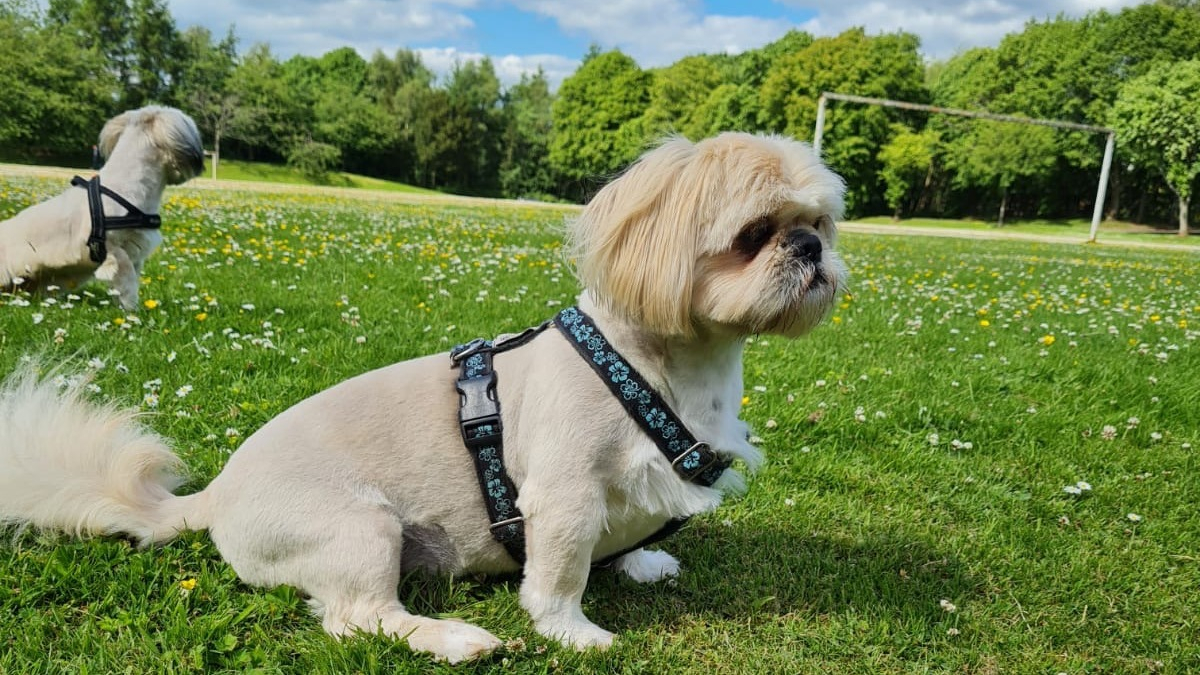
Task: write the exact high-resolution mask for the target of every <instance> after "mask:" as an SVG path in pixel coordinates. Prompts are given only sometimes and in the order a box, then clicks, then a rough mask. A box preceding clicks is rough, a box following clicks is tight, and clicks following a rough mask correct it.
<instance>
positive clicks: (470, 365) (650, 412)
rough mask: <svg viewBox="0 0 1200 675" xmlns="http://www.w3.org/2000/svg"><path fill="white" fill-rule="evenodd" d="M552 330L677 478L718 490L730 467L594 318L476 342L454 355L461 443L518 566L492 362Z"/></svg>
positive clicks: (496, 530)
mask: <svg viewBox="0 0 1200 675" xmlns="http://www.w3.org/2000/svg"><path fill="white" fill-rule="evenodd" d="M551 324H553V325H554V327H555V328H557V329H558V330H559V332H561V333H562V334H563V336H564V337H566V338H567V342H569V343H571V345H572V346H573V347H574V348H575V351H577V352H579V355H580V356H581V357H583V359H584V360H585V361H587V363H588V365H590V366H591V367H592V370H594V371H595V372H596V374H597V375H598V376H599V377H600V379H601V380H603V381H604V383H605V385H606V386H607V387H608V389H609V391H610V392H612V394H613V396H615V397H616V398H617V400H618V401H620V402H621V405H622V406H623V407H624V408H625V411H626V412H627V413H629V416H630V417H632V418H633V420H634V421H635V422H637V424H638V426H639V427H641V429H642V431H643V432H645V434H646V435H647V436H649V437H650V439H651V440H653V441H654V444H655V445H656V446H658V449H659V450H660V451H661V452H662V453H663V455H664V456H665V457H666V458H667V460H668V461H669V462H671V466H672V467H674V469H675V471H676V473H678V474H679V475H680V477H681V478H683V479H684V480H686V481H689V482H691V483H695V484H696V485H702V486H704V487H712V486H713V484H714V483H716V482H717V479H719V478H720V477H721V474H722V473H724V472H725V469H727V468H729V463H730V462H729V460H727V459H724V458H722V457H721V456H719V455H717V454H716V453H715V452H713V451H712V449H711V448H709V446H708V444H707V443H704V442H703V441H698V440H696V438H695V437H694V436H693V435H692V434H691V432H689V431H688V429H687V427H686V426H684V424H683V422H682V421H681V420H680V419H679V417H678V416H677V415H676V414H675V412H674V411H673V410H671V407H670V406H668V405H667V402H666V401H664V400H663V398H662V397H661V396H659V395H658V393H657V392H655V391H654V389H653V388H651V387H650V385H649V384H647V382H646V380H645V379H644V378H643V377H642V376H641V374H640V373H638V372H637V370H635V369H634V367H633V366H632V365H631V364H630V363H629V362H628V361H626V360H625V358H624V357H622V356H621V354H620V353H619V352H617V350H616V349H614V348H613V347H612V345H611V344H610V343H609V341H608V339H607V338H605V337H604V335H603V334H602V333H601V332H600V329H599V328H597V327H596V324H595V323H593V322H592V320H591V318H590V317H588V315H586V314H584V313H583V312H582V311H580V310H579V309H577V308H575V307H569V308H567V309H564V310H563V311H561V312H559V314H558V315H557V316H556V317H554V319H553V320H552V321H547V322H545V323H543V324H542V325H540V326H537V327H534V328H530V329H527V330H526V331H525V332H523V333H520V334H519V335H515V336H512V337H509V338H506V339H501V340H497V341H495V342H492V341H491V340H484V339H482V338H479V339H475V340H472V341H471V342H468V343H466V344H462V345H458V346H457V347H455V348H454V349H453V350H451V351H450V361H451V364H452V365H453V366H455V367H458V368H459V376H458V380H457V382H456V383H455V388H456V389H457V390H458V394H459V425H460V427H461V430H462V436H463V443H464V444H465V445H466V446H467V450H468V451H469V452H470V454H471V457H472V459H473V460H474V463H475V472H476V476H477V477H478V479H479V488H480V490H481V491H482V493H483V501H484V504H486V505H487V510H488V517H489V518H490V519H491V526H490V529H491V532H492V536H493V537H495V538H496V540H497V541H498V542H500V543H501V544H503V545H504V548H505V550H507V551H508V554H509V555H510V556H512V558H513V560H515V561H517V563H518V564H522V565H523V564H524V563H525V527H524V521H525V519H524V517H523V516H522V515H521V512H520V510H519V509H517V488H516V486H515V485H513V482H512V479H511V478H509V476H508V472H507V471H505V469H504V438H503V433H502V432H503V429H502V426H501V423H500V401H499V399H498V397H497V394H496V372H495V371H494V370H493V369H492V356H493V355H494V354H496V353H498V352H504V351H508V350H509V349H513V348H515V347H519V346H521V345H523V344H526V343H527V342H529V341H530V340H532V339H533V338H535V337H537V336H538V335H539V334H541V332H542V331H544V330H546V328H548V327H550V325H551ZM685 522H687V519H686V518H675V519H672V520H670V521H668V522H667V524H666V525H664V526H663V527H662V529H660V530H659V531H657V532H655V533H654V534H652V535H650V536H649V537H647V538H645V539H643V540H642V541H640V542H638V543H637V544H635V545H634V546H630V547H629V548H627V549H624V550H622V551H619V552H617V553H614V554H613V555H610V556H607V557H606V558H604V559H603V560H601V561H599V562H597V563H596V565H598V566H599V565H607V564H608V563H610V562H612V561H614V560H616V559H617V558H619V557H621V556H623V555H625V554H626V553H629V552H631V551H635V550H637V549H639V548H642V547H643V546H648V545H650V544H652V543H654V542H657V541H661V540H662V539H664V538H666V537H668V536H670V535H671V534H673V533H675V532H676V531H677V530H679V528H680V527H682V526H683V524H684V523H685Z"/></svg>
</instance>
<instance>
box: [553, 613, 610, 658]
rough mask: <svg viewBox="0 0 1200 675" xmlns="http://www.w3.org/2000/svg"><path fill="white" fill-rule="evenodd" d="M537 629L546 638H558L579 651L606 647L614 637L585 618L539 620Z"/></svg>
mask: <svg viewBox="0 0 1200 675" xmlns="http://www.w3.org/2000/svg"><path fill="white" fill-rule="evenodd" d="M537 631H538V632H539V633H541V634H542V635H544V636H546V637H548V638H551V639H554V640H558V641H559V642H561V643H563V644H564V645H569V646H571V647H574V648H575V649H578V650H580V651H583V650H584V649H590V648H593V647H595V648H597V649H608V648H609V647H611V646H612V643H613V639H614V638H615V637H616V636H615V635H613V634H612V633H610V632H608V631H606V630H604V629H603V628H601V627H600V626H597V625H596V624H594V623H592V622H591V621H587V620H586V619H585V620H583V621H571V622H557V621H539V622H537Z"/></svg>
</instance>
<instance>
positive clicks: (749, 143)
mask: <svg viewBox="0 0 1200 675" xmlns="http://www.w3.org/2000/svg"><path fill="white" fill-rule="evenodd" d="M843 192H844V185H843V183H842V181H841V179H840V178H839V177H838V176H837V175H836V174H834V173H833V172H831V171H830V170H829V169H827V168H826V167H825V166H824V165H823V164H822V163H821V162H820V160H819V158H817V157H816V155H815V154H814V153H813V152H812V150H811V149H810V148H809V147H808V146H807V145H805V144H803V143H799V142H797V141H793V140H790V139H786V138H783V137H778V136H766V137H764V136H755V135H751V134H739V133H727V134H722V135H721V136H718V137H716V138H713V139H709V140H706V141H702V142H700V143H697V144H693V143H691V142H690V141H688V140H686V139H683V138H671V139H668V140H667V141H666V142H664V143H663V144H662V145H660V146H659V147H658V148H656V149H655V150H653V151H651V152H649V153H647V154H646V155H644V156H643V157H642V158H641V159H640V160H638V161H637V162H636V163H635V164H634V165H633V166H631V167H630V168H629V170H628V171H626V172H625V173H624V174H623V175H621V176H620V177H619V178H617V179H616V180H614V181H613V182H611V183H609V184H608V185H607V186H606V187H605V188H604V189H602V190H601V191H600V192H599V193H598V194H597V195H596V197H595V198H594V199H593V200H592V202H591V203H590V204H589V205H588V207H587V208H586V209H585V210H584V213H583V214H582V215H581V217H580V218H579V219H578V220H577V221H576V222H575V223H574V225H573V226H572V228H571V231H570V232H569V238H570V248H569V250H570V252H571V254H572V255H573V256H574V257H575V259H576V261H577V263H576V264H577V270H578V274H579V276H580V279H581V280H582V281H583V284H584V286H586V287H587V288H589V289H590V290H591V291H592V292H593V293H594V295H595V296H596V299H597V301H598V302H600V303H601V304H603V305H605V306H606V307H608V308H609V309H612V310H614V311H615V312H616V313H618V314H619V315H622V316H624V317H625V318H627V319H628V320H630V321H631V322H633V323H635V324H637V325H640V326H642V327H643V328H645V329H646V330H648V331H651V332H653V333H656V334H659V335H663V336H683V337H687V336H691V335H693V334H694V333H695V332H696V331H697V330H699V329H710V330H723V331H727V332H732V333H736V334H750V333H757V332H773V333H780V334H784V335H789V336H796V335H800V334H802V333H804V332H807V331H808V330H809V329H811V328H812V327H813V326H814V325H816V324H817V323H818V322H819V321H820V319H821V318H822V317H823V316H824V315H825V314H826V312H827V311H828V309H829V307H830V306H831V305H832V303H833V301H834V299H835V298H836V297H837V293H838V291H839V290H840V289H842V288H843V287H844V285H845V275H846V271H845V266H844V265H843V264H842V262H841V260H840V258H839V257H838V256H837V254H836V253H834V252H833V250H832V246H833V243H834V241H835V239H836V226H835V223H836V221H837V220H838V219H839V218H840V217H841V214H842V208H843V201H842V194H843ZM764 220H765V221H766V222H767V223H768V226H769V229H770V233H769V234H770V236H769V238H768V239H767V240H766V242H765V243H764V245H763V246H762V248H761V249H759V250H758V252H757V253H756V254H755V255H753V256H748V255H746V254H745V253H743V252H739V251H738V250H737V246H736V244H737V239H738V236H739V235H740V234H742V233H743V232H745V231H746V229H747V228H748V227H752V226H754V225H755V224H756V223H761V222H762V221H764ZM797 231H805V232H811V233H813V234H815V235H816V236H817V237H819V238H820V240H821V242H822V244H823V246H822V248H823V253H822V256H821V260H820V262H819V264H813V263H811V262H809V261H806V260H803V259H801V258H798V257H797V256H796V255H795V251H793V250H792V249H790V248H789V247H788V246H787V245H786V244H787V242H786V238H787V236H788V235H789V234H793V233H795V232H797Z"/></svg>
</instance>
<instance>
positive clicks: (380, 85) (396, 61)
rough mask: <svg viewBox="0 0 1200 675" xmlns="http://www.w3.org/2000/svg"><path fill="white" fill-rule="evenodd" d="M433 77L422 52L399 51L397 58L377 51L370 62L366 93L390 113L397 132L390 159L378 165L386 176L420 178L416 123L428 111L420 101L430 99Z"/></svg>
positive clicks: (409, 178)
mask: <svg viewBox="0 0 1200 675" xmlns="http://www.w3.org/2000/svg"><path fill="white" fill-rule="evenodd" d="M433 79H434V76H433V73H432V72H431V71H430V70H429V69H428V68H426V67H425V65H424V64H423V63H422V62H421V55H420V54H417V53H416V52H413V51H409V50H407V49H400V50H397V51H396V55H395V56H394V57H393V58H388V57H387V56H385V55H384V54H383V53H382V52H376V53H375V55H374V56H372V57H371V60H370V62H369V63H368V64H367V75H366V86H365V93H366V95H367V96H368V97H369V98H370V99H371V100H372V101H374V102H375V104H376V105H378V106H380V107H382V108H383V110H384V112H385V113H387V115H388V116H389V117H390V121H389V124H390V125H391V127H392V129H393V130H394V131H395V134H394V136H393V143H392V148H391V150H390V151H389V153H388V155H387V158H386V161H384V162H381V163H380V164H379V165H378V170H379V171H380V172H381V173H382V174H383V175H387V176H390V177H393V178H398V179H401V180H407V181H410V182H416V181H418V180H419V179H418V175H419V167H418V166H417V148H416V142H415V140H414V126H413V125H414V123H415V121H416V120H417V119H419V118H420V117H421V116H422V115H423V114H424V113H422V112H421V110H420V109H419V104H420V103H421V102H422V101H425V100H427V96H426V94H428V92H429V91H430V89H431V87H432V85H433Z"/></svg>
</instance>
